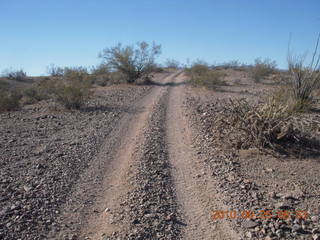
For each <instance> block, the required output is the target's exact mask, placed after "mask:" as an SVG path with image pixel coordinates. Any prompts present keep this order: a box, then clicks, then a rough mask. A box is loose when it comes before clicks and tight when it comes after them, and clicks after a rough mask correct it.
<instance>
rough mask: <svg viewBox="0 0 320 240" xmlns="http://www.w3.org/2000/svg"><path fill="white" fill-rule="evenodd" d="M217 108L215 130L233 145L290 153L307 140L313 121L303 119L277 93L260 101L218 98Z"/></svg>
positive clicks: (237, 147)
mask: <svg viewBox="0 0 320 240" xmlns="http://www.w3.org/2000/svg"><path fill="white" fill-rule="evenodd" d="M215 108H216V114H215V116H214V120H213V123H212V126H213V130H214V131H215V132H216V133H217V136H219V140H220V141H222V142H223V143H226V144H229V146H230V147H232V148H236V149H248V148H252V147H256V148H258V149H263V150H267V149H269V150H274V151H275V152H281V153H289V152H290V151H295V147H293V146H300V147H301V146H302V145H305V144H306V142H307V135H308V134H307V130H306V129H307V128H308V127H310V122H307V123H305V122H302V121H301V119H300V118H299V116H297V115H296V112H295V111H293V110H292V108H291V106H290V105H288V104H287V103H286V102H283V103H281V101H279V99H277V98H276V97H274V96H272V97H269V98H268V100H267V102H265V103H259V104H253V103H250V102H248V101H247V100H246V99H228V100H218V101H217V102H216V103H215ZM300 147H298V148H297V149H296V150H299V149H300Z"/></svg>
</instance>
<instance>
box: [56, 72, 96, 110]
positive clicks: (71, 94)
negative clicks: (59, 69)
mask: <svg viewBox="0 0 320 240" xmlns="http://www.w3.org/2000/svg"><path fill="white" fill-rule="evenodd" d="M53 89H54V90H53V94H54V96H55V98H56V99H57V101H58V102H60V103H61V104H62V105H63V106H65V107H66V108H67V109H79V108H81V107H82V106H83V105H84V103H85V102H86V101H87V100H88V99H89V98H90V96H91V94H92V92H91V81H90V79H89V75H88V73H87V72H86V71H85V70H84V69H82V68H78V69H70V68H69V69H68V70H67V71H66V72H65V74H64V76H63V78H62V79H59V80H57V81H56V82H55V84H54V87H53Z"/></svg>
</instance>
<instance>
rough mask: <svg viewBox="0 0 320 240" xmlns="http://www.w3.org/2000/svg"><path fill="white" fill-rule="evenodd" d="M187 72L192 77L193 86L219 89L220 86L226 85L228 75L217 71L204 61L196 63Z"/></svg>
mask: <svg viewBox="0 0 320 240" xmlns="http://www.w3.org/2000/svg"><path fill="white" fill-rule="evenodd" d="M186 72H187V74H188V75H189V76H190V82H191V84H193V85H195V86H204V87H207V88H210V89H218V88H219V87H220V86H223V85H226V82H225V80H224V78H225V76H226V74H225V73H223V72H221V71H219V70H215V69H214V68H213V67H211V66H209V65H208V64H207V63H205V62H203V61H197V62H195V63H194V64H193V65H192V66H191V67H190V68H188V69H187V70H186Z"/></svg>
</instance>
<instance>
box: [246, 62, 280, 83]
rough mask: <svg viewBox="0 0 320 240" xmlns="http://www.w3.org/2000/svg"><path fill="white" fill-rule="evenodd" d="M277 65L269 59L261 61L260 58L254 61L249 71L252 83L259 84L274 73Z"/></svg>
mask: <svg viewBox="0 0 320 240" xmlns="http://www.w3.org/2000/svg"><path fill="white" fill-rule="evenodd" d="M276 67H277V64H276V62H275V61H271V60H270V59H264V60H261V59H260V58H257V59H255V63H254V65H253V67H252V69H251V76H252V78H253V80H254V81H256V82H260V81H261V80H263V79H265V78H266V77H268V76H270V75H271V74H273V73H275V72H276Z"/></svg>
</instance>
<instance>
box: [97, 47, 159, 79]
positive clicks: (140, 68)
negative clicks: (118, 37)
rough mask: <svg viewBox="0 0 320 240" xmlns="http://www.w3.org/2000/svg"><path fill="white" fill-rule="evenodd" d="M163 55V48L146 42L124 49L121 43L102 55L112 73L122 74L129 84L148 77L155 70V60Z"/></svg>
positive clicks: (107, 49)
mask: <svg viewBox="0 0 320 240" xmlns="http://www.w3.org/2000/svg"><path fill="white" fill-rule="evenodd" d="M160 53H161V46H160V45H156V44H155V43H153V44H152V45H150V44H148V43H146V42H140V43H137V44H136V45H135V46H125V47H123V46H122V45H121V44H120V43H119V44H118V45H117V46H115V47H111V48H106V49H104V50H103V51H102V52H101V53H100V54H99V57H101V58H102V59H103V60H104V63H105V64H106V65H108V66H109V67H110V69H111V71H119V72H121V73H122V74H123V75H124V77H125V80H126V81H127V82H128V83H134V82H136V81H137V80H138V79H139V78H141V77H145V76H148V75H149V74H150V73H151V72H152V70H153V69H154V62H155V58H156V57H157V56H158V55H159V54H160Z"/></svg>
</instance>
